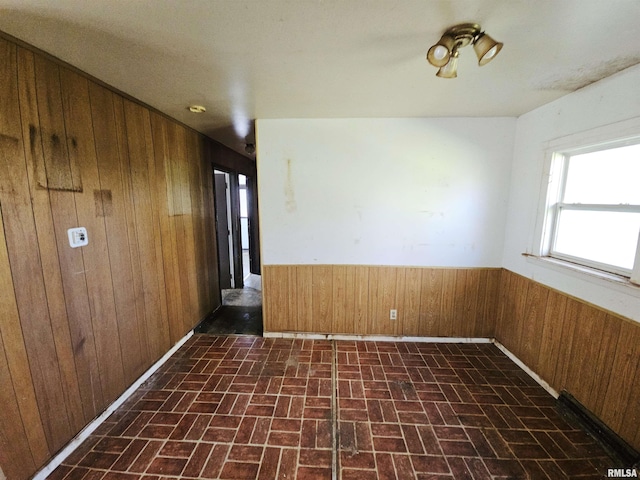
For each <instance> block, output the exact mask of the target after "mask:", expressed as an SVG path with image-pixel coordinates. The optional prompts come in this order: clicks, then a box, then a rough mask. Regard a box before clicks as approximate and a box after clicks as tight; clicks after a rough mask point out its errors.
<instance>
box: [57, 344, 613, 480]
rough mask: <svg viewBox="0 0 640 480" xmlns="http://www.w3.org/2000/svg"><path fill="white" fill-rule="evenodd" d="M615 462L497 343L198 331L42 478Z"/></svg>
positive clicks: (508, 474)
mask: <svg viewBox="0 0 640 480" xmlns="http://www.w3.org/2000/svg"><path fill="white" fill-rule="evenodd" d="M334 465H335V466H334ZM612 465H613V461H612V460H611V459H609V458H608V457H607V456H606V454H605V452H604V451H603V450H602V449H601V448H600V447H599V446H598V445H597V444H596V442H595V441H594V440H593V439H592V438H591V437H590V436H589V435H587V434H586V433H584V432H583V431H582V430H581V429H580V427H579V426H577V425H576V424H573V423H572V422H571V420H569V419H566V418H564V417H563V416H562V415H561V414H560V413H559V411H558V410H557V409H556V408H555V401H554V399H553V398H552V397H551V396H550V395H549V394H548V393H547V392H546V391H545V390H543V389H542V388H541V387H540V386H539V385H538V384H536V383H535V382H534V381H533V380H532V379H531V378H530V377H529V376H528V375H527V374H526V373H525V372H523V371H522V370H521V369H520V368H519V367H518V366H517V365H515V364H514V363H513V362H512V361H511V360H509V359H508V358H507V357H506V356H505V355H504V354H503V353H502V352H500V350H498V349H497V348H496V347H495V346H494V345H491V344H433V343H395V342H355V341H321V340H299V339H296V340H290V339H264V338H259V337H216V336H210V335H194V336H193V337H191V338H190V339H189V341H188V342H187V343H186V344H185V345H184V346H182V347H181V348H180V349H179V350H178V351H177V352H176V354H174V355H173V356H172V357H171V359H170V360H169V361H168V362H166V363H165V364H164V365H163V366H162V367H161V368H160V369H159V370H158V372H156V373H155V374H154V375H153V376H152V377H151V378H150V379H149V380H148V381H147V382H146V383H145V384H144V385H142V386H141V387H140V388H139V389H138V390H137V391H136V393H135V394H134V395H133V396H132V397H130V398H129V399H128V400H127V401H126V402H125V404H123V405H122V406H121V407H120V408H119V409H118V410H116V411H115V412H114V413H113V414H112V415H111V416H110V417H109V418H108V419H107V420H106V421H105V422H104V423H103V424H102V425H101V426H100V427H99V428H98V429H97V430H96V431H95V432H94V433H93V434H92V435H91V436H90V437H89V438H88V439H87V440H86V441H85V442H84V443H83V444H82V445H80V447H79V448H78V449H77V450H76V451H75V452H74V453H73V454H72V455H71V456H70V457H68V458H67V459H66V460H65V461H64V462H63V463H62V465H60V466H59V467H58V468H57V469H56V470H55V471H54V472H53V473H52V474H51V476H50V478H52V479H59V480H61V479H67V480H72V479H84V480H98V479H102V480H128V479H131V480H137V479H145V480H161V479H180V478H220V479H276V478H277V479H293V478H298V479H310V480H312V479H331V478H332V469H333V468H335V471H336V474H337V475H336V477H335V478H341V479H343V480H347V479H357V480H365V479H396V478H397V479H412V478H420V479H427V478H428V479H436V478H441V479H445V478H449V479H452V478H455V479H466V478H469V479H492V478H503V479H507V478H510V479H516V478H531V479H546V478H549V479H561V478H576V479H577V478H585V479H586V478H602V476H603V475H604V473H605V472H606V468H607V467H611V466H612Z"/></svg>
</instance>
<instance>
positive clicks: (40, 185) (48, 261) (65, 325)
mask: <svg viewBox="0 0 640 480" xmlns="http://www.w3.org/2000/svg"><path fill="white" fill-rule="evenodd" d="M18 87H19V101H20V120H21V122H22V137H23V138H24V139H25V141H24V142H23V143H24V147H25V148H24V154H25V159H26V162H27V168H26V171H27V177H28V180H29V189H30V195H31V206H32V209H33V218H34V221H35V225H36V231H37V240H38V248H39V251H40V252H39V253H40V262H41V265H42V272H43V280H44V287H45V292H46V297H47V305H48V309H49V319H50V322H51V329H52V332H53V338H54V342H55V347H56V355H57V360H58V366H59V370H60V376H61V381H62V388H63V391H64V395H65V405H66V408H67V412H68V415H69V421H70V423H71V429H72V430H73V431H79V430H80V429H81V428H82V427H83V426H84V424H85V421H86V418H85V416H84V409H83V405H82V398H81V395H80V385H79V379H78V373H77V369H76V358H75V352H74V347H73V344H72V336H71V331H70V325H69V319H68V316H67V306H66V302H65V295H64V287H63V284H62V273H61V265H60V261H59V258H58V245H57V242H56V231H55V225H54V223H53V215H52V211H51V202H50V199H49V192H48V190H47V186H48V181H47V172H46V168H45V159H44V151H43V141H42V128H41V126H40V120H39V114H38V102H37V93H36V90H37V87H36V81H35V59H34V55H33V53H31V52H29V51H28V50H25V49H23V48H18ZM26 139H29V140H28V143H27V141H26ZM21 398H24V397H21ZM31 428H34V429H36V431H40V429H41V428H42V426H41V425H39V426H35V425H33V426H32V427H31ZM27 431H29V429H28V430H27ZM36 458H40V457H38V456H36ZM42 458H43V461H44V458H46V457H42Z"/></svg>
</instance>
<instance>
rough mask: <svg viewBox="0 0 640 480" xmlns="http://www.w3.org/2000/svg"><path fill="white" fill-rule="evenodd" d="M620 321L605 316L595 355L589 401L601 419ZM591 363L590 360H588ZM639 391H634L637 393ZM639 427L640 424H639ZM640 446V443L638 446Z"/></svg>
mask: <svg viewBox="0 0 640 480" xmlns="http://www.w3.org/2000/svg"><path fill="white" fill-rule="evenodd" d="M623 322H624V320H622V319H621V318H620V317H617V316H615V315H612V314H607V315H606V317H605V318H604V320H603V323H604V328H603V331H602V341H601V342H600V349H599V350H598V353H597V358H596V360H595V365H594V367H595V368H594V369H593V370H592V372H593V373H592V375H593V376H594V377H596V378H597V379H598V380H597V382H598V383H597V396H596V398H594V399H593V398H592V399H591V400H590V403H591V405H592V406H591V408H592V411H593V413H595V414H596V415H597V416H598V417H600V418H602V412H603V405H604V400H605V397H606V394H607V389H608V388H609V382H610V381H611V372H612V369H613V359H614V358H615V355H616V349H617V347H618V341H619V340H620V329H621V328H622V323H623ZM590 362H591V360H590ZM638 391H640V390H636V392H638ZM639 425H640V424H639ZM638 445H640V443H639V444H638Z"/></svg>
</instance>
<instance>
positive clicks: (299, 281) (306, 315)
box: [292, 265, 316, 332]
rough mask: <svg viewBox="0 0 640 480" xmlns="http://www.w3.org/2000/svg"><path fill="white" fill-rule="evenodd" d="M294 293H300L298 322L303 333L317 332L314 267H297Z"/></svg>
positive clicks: (297, 313)
mask: <svg viewBox="0 0 640 480" xmlns="http://www.w3.org/2000/svg"><path fill="white" fill-rule="evenodd" d="M292 288H293V289H292V291H297V292H299V295H300V297H299V298H298V302H297V312H296V313H295V315H296V322H297V325H298V328H300V329H301V331H303V332H315V331H316V330H314V325H315V322H314V319H313V312H314V306H313V267H312V266H311V265H300V266H297V267H296V284H295V286H294V287H292Z"/></svg>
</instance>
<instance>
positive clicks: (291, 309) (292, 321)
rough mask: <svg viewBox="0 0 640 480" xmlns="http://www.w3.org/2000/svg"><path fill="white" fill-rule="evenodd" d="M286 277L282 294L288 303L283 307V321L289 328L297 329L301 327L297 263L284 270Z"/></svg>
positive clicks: (282, 285) (290, 329)
mask: <svg viewBox="0 0 640 480" xmlns="http://www.w3.org/2000/svg"><path fill="white" fill-rule="evenodd" d="M283 273H284V274H285V275H286V278H285V279H283V283H282V284H281V288H282V295H283V296H284V297H285V298H286V304H285V305H284V308H283V309H282V312H281V314H282V320H281V321H282V323H283V324H284V325H286V326H287V327H286V328H287V330H289V331H297V330H298V329H299V328H300V323H299V318H298V304H299V303H300V296H299V294H298V293H297V284H298V281H297V278H298V268H297V267H296V266H295V265H289V266H288V267H286V270H285V271H284V272H283Z"/></svg>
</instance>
